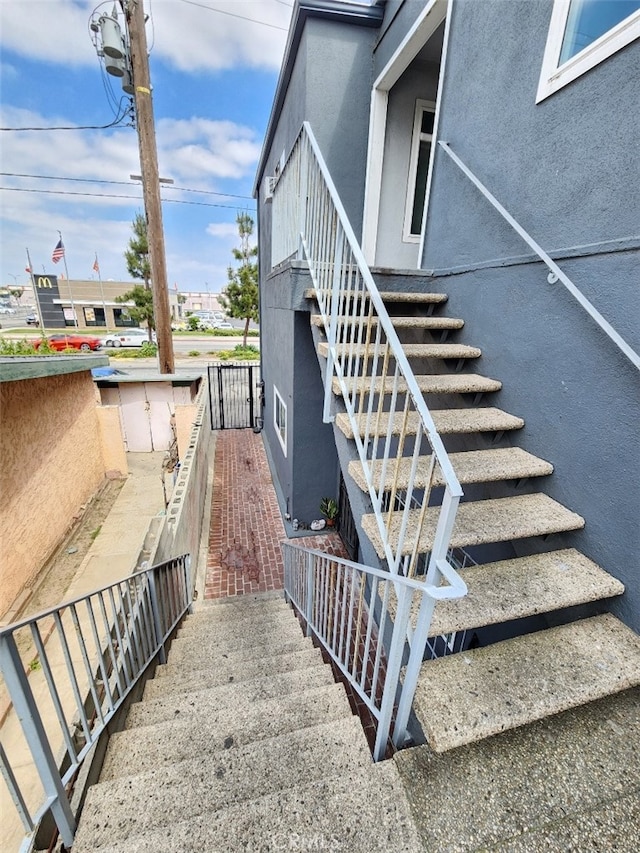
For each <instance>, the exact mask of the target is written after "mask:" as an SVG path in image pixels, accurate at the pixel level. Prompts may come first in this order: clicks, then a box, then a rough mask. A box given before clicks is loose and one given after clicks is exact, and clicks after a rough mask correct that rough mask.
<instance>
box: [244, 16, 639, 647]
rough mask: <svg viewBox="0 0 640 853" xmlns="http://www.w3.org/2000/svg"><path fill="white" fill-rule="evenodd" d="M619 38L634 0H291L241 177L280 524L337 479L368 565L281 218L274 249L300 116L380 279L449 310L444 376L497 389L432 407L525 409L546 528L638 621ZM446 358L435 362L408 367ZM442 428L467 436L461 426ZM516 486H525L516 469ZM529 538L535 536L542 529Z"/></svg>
mask: <svg viewBox="0 0 640 853" xmlns="http://www.w3.org/2000/svg"><path fill="white" fill-rule="evenodd" d="M613 7H618V9H617V12H616V11H615V10H614V9H613ZM623 7H624V8H623ZM592 11H593V12H594V14H595V19H592V20H590V19H589V18H588V15H589V14H590V13H591V12H592ZM585 16H587V17H585ZM585 33H586V35H585ZM639 34H640V9H639V8H638V4H635V3H627V4H610V3H606V2H604V3H597V2H596V3H593V4H591V5H590V7H588V6H587V5H586V4H584V3H582V2H581V0H572V2H571V3H565V2H560V0H540V2H536V3H531V2H526V0H523V2H518V0H514V2H509V3H505V2H503V0H495V2H493V0H483V2H474V0H424V2H402V0H389V1H388V2H372V3H370V4H361V3H349V2H331V0H326V1H325V0H322V1H321V0H309V2H301V3H299V4H298V5H297V6H296V9H295V11H294V17H293V21H292V25H291V30H290V34H289V41H288V46H287V51H286V54H285V59H284V62H283V66H282V70H281V74H280V79H279V83H278V87H277V91H276V95H275V99H274V105H273V109H272V114H271V118H270V123H269V126H268V131H267V135H266V140H265V144H264V148H263V152H262V157H261V160H260V163H259V168H258V172H257V176H256V182H255V191H256V195H257V198H258V223H259V246H260V298H261V330H262V348H261V349H262V378H263V380H264V383H265V389H264V399H265V408H264V433H265V440H266V443H267V447H268V451H269V455H270V460H271V466H272V471H273V473H274V480H275V482H276V486H277V488H278V490H279V497H280V503H281V508H282V512H283V515H284V516H285V518H290V519H293V518H297V519H298V520H300V521H304V522H309V521H310V520H312V519H315V518H317V517H318V515H319V511H318V505H319V501H320V499H321V497H322V496H324V495H334V496H337V495H340V496H341V500H342V503H343V505H345V508H348V510H349V514H350V516H351V517H352V521H353V524H354V526H355V528H356V530H357V534H358V537H357V540H354V541H355V542H356V545H355V552H354V553H356V554H357V555H358V559H360V560H361V561H363V562H368V563H369V564H372V563H375V561H376V560H378V559H379V558H380V551H379V550H376V548H375V547H372V544H371V539H370V536H368V535H367V532H366V531H365V530H364V529H363V525H362V518H363V517H364V516H366V515H367V514H369V513H371V511H372V498H371V494H367V493H366V492H363V491H362V489H361V488H360V487H358V486H357V485H356V484H355V483H354V480H353V477H352V476H351V475H350V474H349V464H350V462H352V460H353V454H352V452H351V451H349V449H348V448H347V447H346V443H345V439H344V436H343V434H342V433H341V431H340V430H339V429H338V428H337V426H336V422H335V419H336V416H337V414H340V413H341V412H342V408H341V406H342V402H341V401H340V400H336V398H335V397H334V399H333V400H332V402H331V412H330V415H329V417H323V412H324V414H325V415H326V408H323V407H325V404H326V394H325V388H326V381H328V380H326V381H323V371H324V369H325V365H326V361H325V359H324V358H323V357H322V354H320V355H319V354H318V352H319V350H318V324H320V325H321V322H322V321H320V320H319V321H316V325H315V326H314V321H312V322H311V324H310V316H311V315H312V314H313V313H314V312H315V311H317V308H316V306H315V303H314V301H313V300H312V299H310V298H309V294H310V289H312V288H314V286H315V287H316V289H317V287H318V276H320V275H321V273H322V266H321V265H320V266H319V267H318V269H319V270H320V272H318V271H317V270H316V272H314V270H313V269H311V268H310V264H309V261H308V252H307V253H306V248H305V245H304V240H305V239H306V238H305V237H304V235H303V238H302V239H301V238H300V236H299V235H300V230H301V229H300V228H297V224H296V223H294V225H293V226H292V229H291V230H292V233H293V234H298V238H297V239H293V242H290V245H289V246H287V245H286V241H285V245H284V248H283V243H282V236H281V232H282V231H283V229H285V230H286V227H288V226H287V225H286V222H285V220H286V215H289V214H286V210H285V208H287V203H288V204H289V207H288V208H287V209H288V210H289V211H293V213H291V214H290V218H291V217H293V218H295V217H296V216H298V217H300V216H302V215H303V214H301V213H300V209H301V206H302V205H303V204H304V203H306V202H309V204H310V205H311V204H312V201H313V198H314V197H316V195H315V190H314V191H313V192H310V193H307V194H306V196H305V198H304V199H302V200H301V195H300V193H298V195H296V191H295V190H290V189H287V187H289V184H287V181H289V180H290V178H288V177H287V174H289V176H290V175H291V173H292V168H290V166H291V164H292V163H293V162H295V163H296V164H297V165H296V166H295V168H296V169H299V174H302V172H303V170H304V169H306V168H307V166H306V165H303V166H300V165H299V163H300V162H301V161H300V160H296V159H295V157H294V156H293V155H292V152H294V150H295V147H296V144H298V143H297V140H299V139H300V138H302V136H304V133H305V131H303V130H302V127H303V122H307V123H308V127H309V129H310V131H311V133H312V135H313V139H314V140H315V143H316V144H317V149H318V151H319V156H320V157H321V159H322V160H323V164H324V169H325V173H326V175H328V178H327V180H328V181H329V182H330V183H331V184H332V185H333V189H334V190H335V194H336V196H337V198H338V199H339V202H340V204H341V205H342V207H343V208H344V214H345V216H346V219H347V220H348V222H349V224H350V226H351V229H352V231H353V234H354V237H355V240H356V242H357V244H358V246H359V249H360V251H361V253H362V256H363V258H364V260H365V261H366V264H367V265H368V268H369V270H370V272H371V275H372V276H373V280H374V282H375V284H376V286H377V288H378V290H379V291H386V292H389V291H391V292H394V291H395V292H407V291H409V292H413V293H414V294H443V295H444V298H445V299H446V300H447V301H446V314H447V316H448V317H451V318H461V319H460V325H459V326H457V327H456V328H455V329H454V328H450V329H449V331H448V332H447V334H448V335H449V337H448V338H447V340H448V341H449V342H455V344H457V345H459V346H460V347H462V348H463V349H462V352H463V354H464V358H466V357H467V356H468V355H469V352H470V351H469V350H464V347H472V348H473V347H477V348H479V350H480V351H481V355H480V357H479V360H477V361H471V359H469V360H467V361H464V363H463V359H461V361H460V362H459V363H458V364H457V365H454V367H455V369H457V370H459V371H461V375H463V376H469V377H471V376H472V374H473V375H474V377H475V374H481V375H482V376H484V377H488V378H491V379H492V380H495V382H496V383H497V384H495V385H494V386H493V387H494V391H492V392H491V394H487V393H476V392H474V393H467V394H458V395H457V396H456V397H455V399H454V400H453V402H451V401H450V398H449V397H448V398H447V405H452V406H453V407H454V409H456V411H459V410H460V409H461V408H463V407H469V406H471V405H476V404H477V402H478V400H479V399H480V398H483V401H480V404H481V405H490V406H495V407H499V408H500V409H501V410H504V411H506V412H508V413H513V414H515V415H517V417H519V418H521V419H522V421H523V422H524V426H523V427H522V428H521V429H519V430H518V431H517V433H516V432H515V431H514V432H512V433H506V432H505V433H502V432H501V431H498V433H499V439H500V440H501V441H502V442H504V443H505V446H506V447H509V448H514V447H516V446H519V447H522V448H526V451H527V452H529V453H531V454H535V455H536V456H537V457H541V458H542V459H544V460H547V461H548V462H549V463H550V464H551V465H552V466H553V469H554V473H553V474H552V475H550V476H545V477H544V479H543V481H542V482H543V488H544V491H545V493H546V495H548V496H549V497H550V498H551V499H552V500H553V501H554V502H557V503H558V504H560V505H562V506H563V507H570V508H571V510H573V511H574V512H575V513H577V514H578V515H579V516H580V517H581V518H582V519H584V522H585V523H584V529H580V530H579V531H576V530H574V531H564V532H563V533H562V535H561V537H559V541H561V543H562V544H563V545H564V546H567V547H576V548H579V549H580V551H581V552H582V553H585V554H586V555H588V557H589V558H590V559H592V560H594V561H595V562H596V563H597V564H598V565H600V566H602V567H603V568H605V569H606V571H607V572H610V573H611V574H612V575H614V576H615V577H616V578H618V579H619V580H621V581H622V582H623V583H624V584H625V587H626V589H625V593H624V595H621V596H619V597H617V598H615V599H614V600H613V601H612V602H611V603H610V608H611V610H612V612H614V613H615V614H616V615H617V616H618V617H619V618H620V619H622V620H623V621H624V622H625V623H626V624H628V625H630V626H631V627H632V628H634V629H635V630H636V631H638V630H640V585H639V584H638V565H639V563H638V553H639V551H640V533H639V529H638V525H637V516H638V507H639V506H640V476H639V475H640V467H639V463H638V454H637V453H636V452H635V447H636V445H637V424H638V423H640V394H639V393H638V392H639V373H638V364H639V363H640V362H639V361H638V355H637V353H638V352H640V329H639V326H638V323H637V318H638V316H640V290H639V289H638V261H639V248H640V238H639V235H638V222H639V221H640V205H639V201H638V199H639V196H638V193H637V170H638V158H637V139H638V134H639V130H640V127H639V123H640V118H639V114H638V111H637V109H636V108H635V105H636V104H637V92H638V86H639V85H640V77H639V71H638V69H639V68H640V42H639V41H638V35H639ZM305 144H307V147H308V148H311V143H305ZM295 156H297V155H295ZM309 168H310V167H309ZM287 170H289V172H287ZM323 174H324V173H323ZM304 176H305V177H306V172H305V173H304ZM299 180H302V178H300V179H299ZM286 195H288V196H289V202H287V203H285V202H284V201H283V198H284V196H286ZM317 197H318V198H319V195H318V196H317ZM310 199H311V201H310ZM317 204H320V202H317ZM500 206H501V207H502V210H503V211H504V212H506V214H507V215H508V216H510V217H511V218H512V219H513V220H515V223H516V226H519V227H520V229H521V231H524V232H525V235H526V236H525V238H523V235H522V233H520V232H519V231H518V229H517V228H516V227H514V225H513V224H512V223H511V222H510V221H509V220H508V219H506V218H505V216H504V215H503V213H501V212H500V209H499V208H500ZM283 210H285V212H284V213H283ZM327 221H329V220H327ZM283 223H284V224H283ZM327 234H328V236H327V237H326V239H327V243H328V242H330V240H331V239H333V237H332V236H331V235H329V233H328V232H327ZM527 238H528V239H529V242H527ZM533 244H535V247H534V245H533ZM307 248H308V247H307ZM538 249H541V250H542V252H543V253H544V254H545V255H546V256H547V257H548V258H549V259H550V260H551V261H552V262H553V263H556V264H557V265H559V267H560V268H561V271H562V273H563V275H566V276H567V277H568V279H569V280H570V282H571V284H572V285H573V286H574V291H573V292H572V291H571V289H568V288H567V287H565V286H563V282H562V280H560V281H559V280H558V279H557V276H556V275H555V274H554V272H553V270H552V269H551V268H550V267H549V265H548V264H547V263H546V262H545V261H544V260H543V259H542V258H541V255H540V253H539V252H538ZM327 263H328V264H331V263H332V261H329V262H326V263H325V267H326V265H327ZM576 293H577V295H576ZM585 302H588V303H589V304H590V308H585V304H584V303H585ZM405 304H406V300H405ZM432 308H433V306H432ZM591 309H593V310H591ZM430 310H431V309H430ZM434 310H435V312H436V314H437V313H438V312H440V311H441V307H440V308H439V307H436V308H435V309H434ZM412 311H413V309H411V311H409V312H407V310H406V308H405V309H403V310H401V309H399V308H398V309H397V310H396V313H400V314H406V313H412ZM390 313H393V310H392V309H390ZM595 314H599V315H600V318H601V319H604V321H605V322H604V325H607V326H608V327H609V330H611V331H612V333H613V334H612V336H610V335H609V333H608V332H607V331H603V328H604V325H599V321H598V320H594V316H595ZM405 326H406V323H405ZM618 339H619V340H622V342H623V346H622V348H621V347H620V346H619V345H618V343H617V340H618ZM403 340H404V341H414V342H415V341H417V340H418V338H416V337H415V336H414V337H413V338H411V337H408V336H405V337H404V338H403ZM429 340H433V341H434V342H436V341H438V340H439V338H438V336H435V335H434V336H432V338H429ZM330 343H331V342H330V341H329V343H328V344H325V350H324V353H325V355H326V352H327V346H330ZM345 346H346V344H345ZM477 357H478V356H477V354H474V355H473V358H477ZM451 367H452V362H450V361H449V362H447V361H446V360H445V361H438V362H437V363H436V362H435V361H433V362H431V363H430V370H429V371H427V372H430V373H433V374H435V375H437V374H443V373H448V372H450V371H449V368H451ZM417 372H419V373H422V372H424V371H423V370H418V371H417ZM453 372H455V370H454V371H453ZM337 381H338V379H337V378H336V379H335V382H337ZM456 381H458V380H456ZM426 399H427V400H428V405H429V406H431V405H432V404H433V406H434V407H435V408H436V409H438V410H439V409H441V408H442V407H443V406H442V405H441V404H442V399H441V398H440V397H437V396H435V395H434V396H432V397H428V398H426ZM445 444H446V445H447V449H448V450H449V452H465V451H475V450H479V449H484V448H485V446H486V445H485V443H484V439H482V440H481V439H479V438H477V437H476V436H470V435H456V436H453V437H447V438H446V439H445ZM513 482H515V483H516V484H517V486H518V488H522V487H523V488H524V496H525V497H527V498H528V497H529V495H528V491H530V490H532V489H533V488H534V486H533V481H532V480H531V479H528V478H524V480H522V481H520V480H519V479H516V480H515V481H513ZM513 482H512V485H511V486H510V487H509V488H512V486H513ZM523 484H524V485H523ZM536 488H537V487H536ZM463 489H464V497H463V502H464V501H472V500H474V499H475V500H482V499H493V498H495V499H501V498H502V497H507V496H509V495H511V494H512V492H509V491H508V489H507V487H506V486H505V485H504V483H502V482H472V483H468V484H463ZM347 505H348V506H347ZM376 535H377V534H376ZM536 542H537V543H538V545H539V546H540V547H542V549H543V550H545V549H546V550H548V549H549V547H550V545H549V544H548V537H547V536H546V535H544V536H542V537H537V538H536ZM531 549H532V540H531V539H530V538H528V537H527V536H518V537H516V538H511V539H509V540H508V541H504V542H501V543H500V544H497V543H494V544H493V545H490V546H487V545H482V546H477V547H475V548H473V547H472V548H471V551H472V553H473V556H474V559H476V560H478V561H480V562H486V561H487V560H491V559H494V560H495V559H501V558H505V557H508V556H513V555H514V554H515V555H519V556H522V555H526V554H528V553H529V552H530V551H531ZM382 562H383V563H384V562H385V561H384V560H383V561H382Z"/></svg>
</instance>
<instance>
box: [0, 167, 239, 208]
mask: <svg viewBox="0 0 640 853" xmlns="http://www.w3.org/2000/svg"><path fill="white" fill-rule="evenodd" d="M0 176H2V177H5V178H36V179H37V180H41V181H75V182H76V183H83V184H112V185H115V186H121V187H135V186H138V185H139V184H138V183H135V182H132V181H107V180H104V179H101V178H67V177H64V176H63V175H28V174H23V173H21V172H0ZM165 189H169V190H180V191H181V192H185V193H200V194H201V195H219V196H223V197H224V198H242V199H248V200H249V201H253V196H250V195H235V194H234V193H219V192H215V191H214V190H196V189H192V188H191V187H176V186H173V185H171V186H166V187H165Z"/></svg>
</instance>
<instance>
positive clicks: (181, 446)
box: [175, 403, 198, 460]
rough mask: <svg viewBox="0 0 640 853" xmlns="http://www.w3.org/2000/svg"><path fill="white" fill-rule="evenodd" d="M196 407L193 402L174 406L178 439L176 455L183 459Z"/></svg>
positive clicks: (189, 438) (187, 446)
mask: <svg viewBox="0 0 640 853" xmlns="http://www.w3.org/2000/svg"><path fill="white" fill-rule="evenodd" d="M197 411H198V407H197V406H196V404H195V403H193V404H192V405H186V406H176V415H175V417H176V438H177V440H178V456H179V457H180V459H181V460H182V459H184V457H185V454H186V452H187V450H188V448H189V443H190V442H191V430H192V428H193V422H194V421H195V419H196V414H197Z"/></svg>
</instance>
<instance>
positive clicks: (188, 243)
mask: <svg viewBox="0 0 640 853" xmlns="http://www.w3.org/2000/svg"><path fill="white" fill-rule="evenodd" d="M144 4H145V11H146V13H147V14H148V15H149V21H148V22H147V40H148V43H149V47H150V68H151V79H152V84H153V97H154V111H155V119H156V133H157V142H158V158H159V166H160V174H161V176H163V177H167V178H172V179H173V180H174V186H175V187H180V188H185V189H188V190H198V191H199V192H186V191H185V190H183V189H169V188H166V189H163V191H162V194H163V198H164V199H165V200H166V203H165V204H163V218H164V229H165V246H166V255H167V270H168V281H169V286H170V287H173V286H174V283H176V284H177V285H178V288H179V289H181V290H206V287H207V284H208V285H209V288H210V290H211V292H212V293H217V292H219V291H220V290H221V289H222V287H224V285H225V283H226V279H227V276H226V269H227V266H228V264H229V263H231V262H232V256H231V248H232V247H233V246H235V245H237V230H236V226H235V218H236V215H237V213H238V211H244V210H248V211H249V212H250V213H253V212H254V211H255V203H254V201H253V200H252V199H251V198H250V196H251V190H252V186H253V179H254V175H255V168H256V164H257V160H258V156H259V153H260V149H261V144H262V138H263V135H264V131H265V129H266V125H267V121H268V118H269V112H270V109H271V103H272V99H273V93H274V91H275V85H276V81H277V76H278V71H279V68H280V63H281V60H282V55H283V51H284V46H285V42H286V35H287V32H286V31H287V28H288V24H289V20H290V17H291V11H292V6H293V0H144ZM112 8H113V2H112V0H109V2H107V3H95V2H85V0H28V2H27V0H1V2H0V73H1V85H2V95H1V107H0V110H1V113H2V120H1V122H0V126H2V127H3V128H53V127H61V126H64V127H71V128H73V129H72V130H51V129H44V130H29V131H24V130H4V131H2V132H0V146H1V147H0V155H1V160H0V162H1V163H2V167H1V169H0V171H2V172H3V173H4V174H3V175H2V176H0V178H1V179H0V187H2V188H3V189H2V191H1V195H0V198H1V202H2V206H1V226H0V227H1V242H0V248H1V257H0V283H1V284H3V285H13V284H14V283H15V282H16V280H17V283H18V284H26V283H27V281H28V276H27V274H26V273H25V271H24V270H25V266H26V263H27V258H26V248H28V249H29V251H30V254H31V259H32V262H33V267H34V269H35V271H36V272H41V271H42V270H43V268H44V270H45V271H46V272H56V273H61V272H64V270H63V269H62V264H58V265H53V264H52V263H51V253H52V251H53V248H54V246H55V244H56V242H57V240H58V231H61V232H62V236H63V240H64V244H65V248H66V261H67V265H68V269H69V276H70V277H71V278H92V277H95V273H94V272H93V271H92V266H93V263H94V259H95V254H96V252H97V254H98V260H99V264H100V270H101V275H102V278H103V279H105V280H107V279H116V280H128V278H129V276H128V274H127V271H126V267H125V263H124V258H123V252H124V250H125V249H126V247H127V244H128V240H129V237H130V236H131V222H132V220H133V218H134V216H135V215H136V213H138V212H142V210H143V206H142V197H141V188H140V186H139V184H135V183H134V182H131V181H130V179H129V175H131V174H139V173H140V166H139V160H138V147H137V135H136V132H135V130H134V129H133V128H132V127H127V126H124V125H122V126H119V127H112V128H108V129H87V130H84V129H80V128H83V127H91V126H103V125H107V124H110V123H111V122H113V120H114V117H115V114H116V113H115V110H116V109H117V103H118V101H119V100H120V99H121V97H122V91H121V88H120V84H119V81H118V80H117V79H116V78H113V77H110V76H108V75H106V74H105V73H104V70H103V68H102V66H101V63H100V61H99V60H98V57H97V55H96V51H95V48H94V46H93V44H92V42H91V38H90V31H89V27H88V24H89V20H90V17H91V15H92V13H94V12H98V13H108V12H110V11H111V10H112ZM216 10H222V11H223V12H224V11H227V12H232V13H234V14H235V15H241V16H244V18H250V19H253V21H258V22H263V23H252V22H250V21H247V20H244V19H242V18H237V17H232V16H230V15H225V14H222V13H221V12H220V11H216ZM267 25H269V26H267ZM17 175H30V176H36V177H17ZM51 178H55V180H52V179H51ZM71 179H74V180H71ZM105 182H125V183H124V184H119V183H105ZM25 190H28V192H27V191H25ZM44 190H46V191H47V192H43V191H44ZM73 193H75V195H74V194H73ZM78 193H86V194H89V195H78ZM210 193H221V194H230V195H213V194H210ZM106 196H111V197H106ZM113 196H133V198H117V197H113ZM236 196H240V197H242V196H244V197H245V198H238V197H236ZM247 197H249V198H247ZM176 202H190V203H189V204H184V203H176ZM193 202H197V204H194V203H193Z"/></svg>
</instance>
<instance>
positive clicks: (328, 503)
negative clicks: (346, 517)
mask: <svg viewBox="0 0 640 853" xmlns="http://www.w3.org/2000/svg"><path fill="white" fill-rule="evenodd" d="M320 512H321V513H322V515H324V517H325V518H326V519H327V527H335V523H336V518H337V516H338V504H337V503H336V502H335V501H334V499H333V498H322V500H321V501H320Z"/></svg>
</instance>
